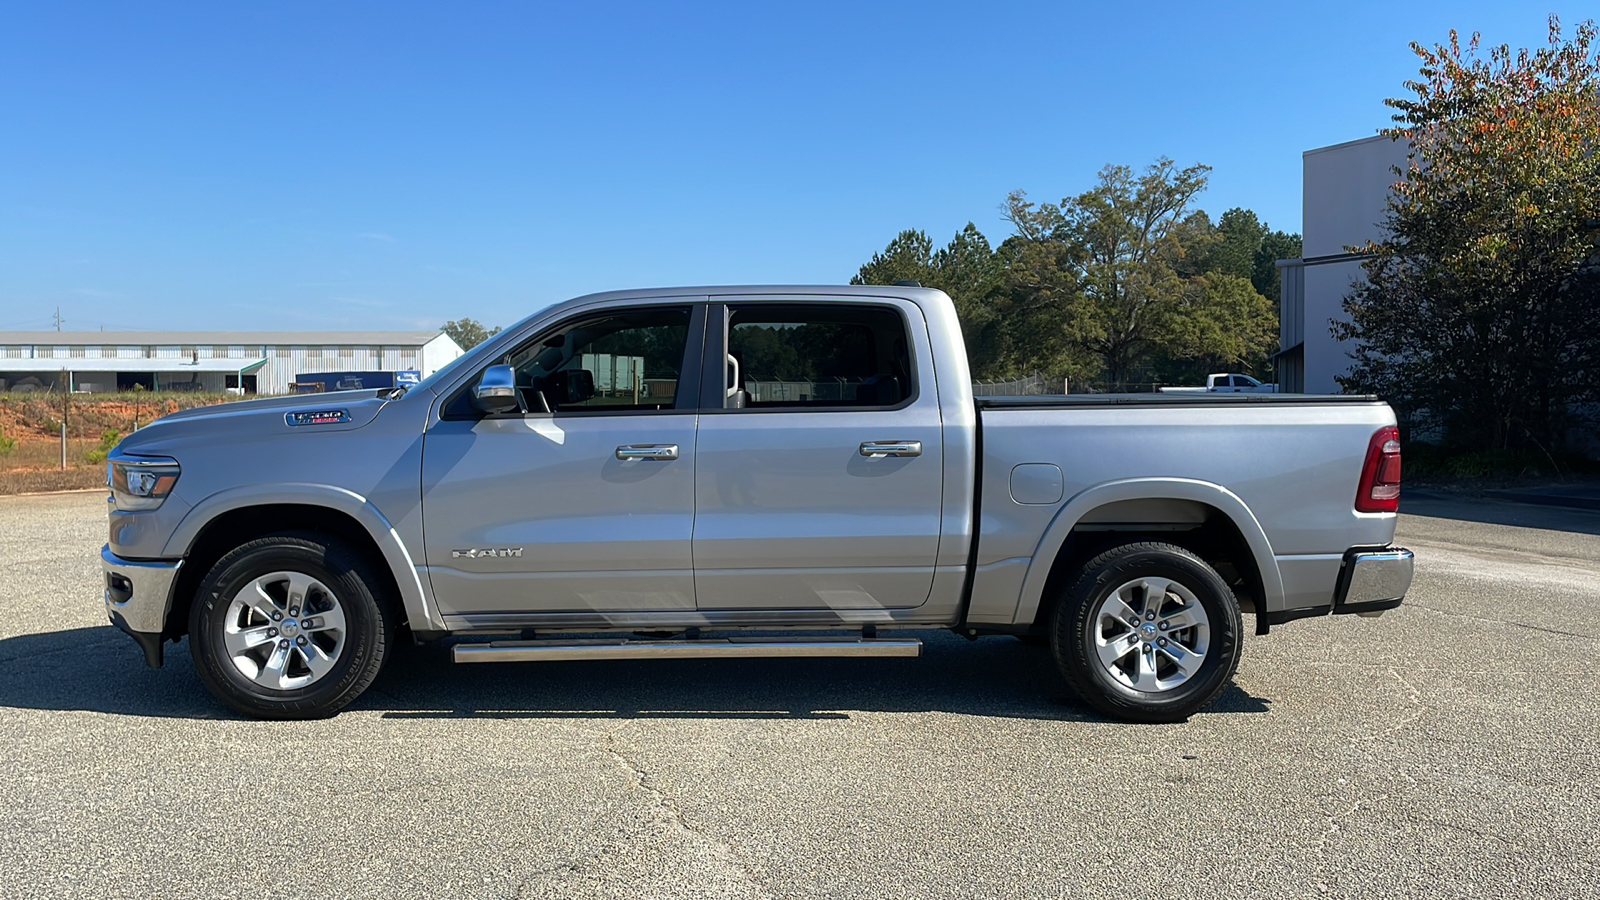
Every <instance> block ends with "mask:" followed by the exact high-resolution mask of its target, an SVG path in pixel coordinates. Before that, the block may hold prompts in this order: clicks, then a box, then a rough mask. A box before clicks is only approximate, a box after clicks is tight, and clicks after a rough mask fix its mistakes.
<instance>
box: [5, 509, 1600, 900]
mask: <svg viewBox="0 0 1600 900" xmlns="http://www.w3.org/2000/svg"><path fill="white" fill-rule="evenodd" d="M104 509H105V503H104V499H103V497H102V496H101V495H99V494H65V495H58V496H35V497H14V498H0V560H3V561H4V566H3V572H4V574H5V576H6V577H5V578H4V579H0V735H4V738H5V739H4V741H3V742H0V860H4V862H3V863H0V896H3V897H6V898H28V897H141V898H142V897H150V896H165V897H261V896H271V897H276V898H288V897H399V896H428V897H439V896H449V897H528V898H557V897H618V898H623V897H626V898H636V897H796V898H799V897H861V898H871V900H882V898H886V897H888V898H896V897H1010V896H1015V897H1151V898H1156V897H1174V898H1199V897H1256V896H1262V895H1274V896H1318V895H1320V896H1330V897H1373V898H1379V897H1381V898H1400V897H1418V898H1429V900H1433V898H1437V897H1440V896H1458V897H1466V896H1493V897H1497V898H1506V897H1552V896H1560V897H1580V896H1591V897H1592V896H1600V792H1597V791H1596V789H1595V787H1594V779H1595V773H1596V772H1597V771H1600V720H1597V718H1596V712H1597V707H1600V703H1597V700H1596V680H1595V677H1594V668H1595V660H1596V656H1597V653H1596V651H1597V650H1600V513H1592V512H1584V511H1574V510H1560V509H1548V508H1539V507H1531V506H1518V505H1514V504H1503V503H1494V502H1471V503H1468V502H1453V501H1440V500H1427V501H1420V502H1415V503H1413V502H1408V503H1407V504H1406V509H1407V511H1408V513H1407V515H1405V516H1404V517H1403V519H1402V522H1401V527H1400V543H1402V544H1405V545H1408V546H1410V547H1412V548H1413V549H1414V550H1416V551H1417V552H1418V557H1419V566H1418V578H1417V583H1416V585H1415V587H1414V590H1413V594H1412V596H1411V598H1410V599H1409V600H1408V602H1407V604H1406V605H1405V606H1403V607H1402V608H1400V609H1399V610H1396V611H1394V612H1391V613H1389V614H1388V615H1386V616H1385V617H1383V618H1381V619H1360V618H1353V617H1352V618H1340V619H1328V620H1312V621H1302V622H1296V623H1291V624H1289V625H1285V626H1281V627H1280V628H1278V629H1275V631H1274V633H1273V634H1272V635H1270V636H1268V637H1265V638H1254V637H1252V638H1250V639H1248V640H1247V641H1246V648H1245V659H1244V663H1243V665H1242V666H1241V667H1240V670H1239V674H1238V676H1237V679H1236V684H1237V686H1236V687H1235V688H1234V689H1232V690H1230V691H1229V692H1228V693H1227V694H1226V695H1224V697H1223V699H1222V700H1221V702H1220V703H1219V704H1217V706H1215V707H1214V708H1213V709H1212V710H1210V711H1208V712H1206V713H1203V714H1201V715H1197V716H1195V717H1194V718H1193V719H1191V720H1190V721H1189V722H1187V723H1184V724H1179V725H1165V726H1134V725H1126V724H1120V723H1113V722H1107V721H1103V720H1100V719H1098V718H1096V717H1095V716H1094V715H1092V714H1091V713H1090V712H1089V711H1088V710H1087V709H1086V708H1085V707H1084V706H1082V705H1081V704H1079V703H1078V702H1077V701H1076V699H1074V698H1073V697H1072V696H1070V695H1069V694H1068V692H1067V691H1066V689H1065V688H1064V687H1063V686H1062V685H1061V684H1060V682H1059V681H1058V680H1057V678H1056V676H1055V674H1054V672H1053V669H1052V667H1051V664H1050V661H1049V658H1048V655H1047V654H1046V653H1045V652H1043V651H1041V650H1037V649H1034V648H1030V647H1026V646H1024V645H1022V644H1021V643H1020V642H1018V641H1015V640H1011V639H1007V638H986V639H983V640H980V641H977V642H969V641H966V640H963V639H960V638H958V637H955V636H953V635H947V634H937V635H934V636H932V637H931V638H930V639H929V641H928V646H927V649H926V652H925V654H924V655H923V656H922V657H921V658H920V659H916V660H748V661H695V660H684V661H669V662H653V663H545V664H526V665H507V666H459V667H458V666H453V665H451V664H450V663H449V662H448V661H447V659H446V656H445V654H444V653H443V652H442V651H440V650H438V649H432V648H407V649H406V651H405V652H404V653H402V654H401V655H400V656H399V658H397V659H396V660H395V661H394V665H392V666H391V667H390V668H389V669H388V670H387V671H386V672H385V673H384V674H383V675H382V676H381V677H380V679H379V681H378V682H377V684H376V686H375V688H374V689H373V690H372V691H370V692H369V693H368V694H367V695H366V696H365V697H363V698H362V699H361V700H359V701H357V703H356V704H355V705H354V706H353V707H352V708H350V709H349V710H347V711H346V712H344V713H343V714H341V715H339V716H338V717H336V718H334V719H332V720H329V721H321V722H297V723H262V722H254V721H247V720H244V719H240V718H237V717H235V716H233V715H231V714H229V713H227V712H226V711H224V710H223V709H222V708H221V707H220V706H219V705H218V704H216V703H215V702H213V701H212V700H211V698H210V697H209V696H208V695H207V694H206V693H205V692H204V690H203V689H202V688H201V687H200V684H199V681H198V679H197V678H196V676H195V673H194V670H193V666H192V664H191V661H190V659H189V656H188V653H187V649H186V647H185V646H179V647H172V646H170V645H169V648H168V654H167V665H166V667H165V668H163V669H160V670H149V669H146V668H145V667H144V665H143V663H142V659H141V656H140V654H139V652H138V649H137V648H136V647H135V645H134V643H133V642H132V641H131V640H130V639H128V638H127V637H125V636H124V635H121V634H120V633H118V632H116V631H115V630H114V629H112V628H111V627H109V626H108V625H107V624H106V622H105V616H104V612H103V609H102V607H101V604H100V580H99V579H100V574H99V567H98V557H97V552H98V549H99V546H100V544H101V543H103V541H104V538H105V533H104V532H105V516H104Z"/></svg>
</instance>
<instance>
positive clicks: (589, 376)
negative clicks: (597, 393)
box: [549, 369, 594, 406]
mask: <svg viewBox="0 0 1600 900" xmlns="http://www.w3.org/2000/svg"><path fill="white" fill-rule="evenodd" d="M549 383H550V388H549V392H550V395H551V399H552V400H554V401H555V402H556V403H557V404H558V405H560V406H567V405H570V404H574V403H582V402H584V401H585V400H588V399H589V398H591V397H593V396H594V373H593V372H591V371H589V370H588V369H563V370H561V371H559V372H553V373H551V375H550V381H549Z"/></svg>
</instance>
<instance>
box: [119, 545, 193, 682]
mask: <svg viewBox="0 0 1600 900" xmlns="http://www.w3.org/2000/svg"><path fill="white" fill-rule="evenodd" d="M182 566H183V560H181V559H180V560H171V561H168V560H131V559H123V558H122V557H120V556H117V555H116V554H114V553H112V552H111V545H110V544H107V545H106V546H104V547H102V548H100V568H101V569H103V570H104V571H105V579H106V587H105V604H106V616H107V617H108V618H110V619H111V624H113V625H115V626H117V627H118V628H120V629H122V630H123V631H126V632H127V633H128V634H129V635H130V636H131V637H132V638H133V639H134V640H135V641H138V642H139V646H140V648H141V649H143V650H144V661H145V664H146V665H148V666H150V667H151V668H152V669H159V668H161V662H162V659H161V636H162V633H163V632H164V631H165V630H166V625H167V612H168V610H170V609H171V608H172V588H173V585H174V584H176V583H177V580H178V570H179V568H181V567H182Z"/></svg>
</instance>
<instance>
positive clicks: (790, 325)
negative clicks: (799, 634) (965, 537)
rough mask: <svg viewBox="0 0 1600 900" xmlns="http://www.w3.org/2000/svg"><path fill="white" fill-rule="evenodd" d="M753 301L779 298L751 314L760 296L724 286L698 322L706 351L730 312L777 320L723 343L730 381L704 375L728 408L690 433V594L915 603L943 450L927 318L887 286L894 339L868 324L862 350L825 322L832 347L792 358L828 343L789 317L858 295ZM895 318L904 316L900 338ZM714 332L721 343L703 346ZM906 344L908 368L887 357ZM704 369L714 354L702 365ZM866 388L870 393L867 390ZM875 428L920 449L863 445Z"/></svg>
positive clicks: (804, 318) (931, 548) (936, 522)
mask: <svg viewBox="0 0 1600 900" xmlns="http://www.w3.org/2000/svg"><path fill="white" fill-rule="evenodd" d="M768 302H769V303H772V305H773V306H774V307H777V306H780V305H781V306H784V308H783V309H782V310H776V309H775V310H774V311H773V312H771V313H770V314H769V315H765V316H763V315H762V314H759V313H751V311H752V310H757V309H758V308H759V306H760V305H761V303H760V301H756V302H753V303H744V302H741V301H740V300H738V299H730V300H728V309H729V312H728V314H727V316H726V317H723V316H721V315H720V311H719V310H717V308H716V307H713V313H712V315H711V317H710V320H711V321H712V322H717V323H720V324H721V325H722V328H721V330H720V331H719V330H718V328H717V327H716V326H715V325H714V326H712V327H709V328H708V329H707V345H708V346H707V357H708V359H710V360H715V361H719V362H720V361H722V360H723V358H724V356H727V355H728V353H729V350H730V347H729V346H728V344H727V343H726V335H727V333H728V329H729V327H730V325H731V327H732V328H739V327H741V326H740V322H741V317H740V311H741V310H744V311H745V312H746V315H745V316H744V319H745V320H746V321H748V320H751V319H754V320H756V323H759V322H761V321H763V320H764V319H771V320H774V321H779V322H781V324H778V325H774V326H771V327H769V328H767V329H766V330H767V331H768V332H770V333H767V334H761V335H757V336H756V338H757V339H755V340H749V339H746V340H745V341H744V342H743V343H741V342H740V341H739V340H735V341H734V342H733V345H732V347H731V350H732V355H733V356H734V357H736V358H735V359H732V360H729V361H728V364H727V375H728V380H729V381H730V382H731V379H732V378H733V377H734V376H733V375H732V373H733V372H734V371H735V370H737V371H738V372H739V375H738V378H739V383H738V384H732V383H728V384H725V385H722V386H720V387H719V386H717V385H715V384H714V383H713V382H712V381H711V380H710V379H711V378H712V377H714V376H710V375H708V382H707V387H706V388H705V389H703V390H702V396H705V397H707V398H708V399H710V398H715V397H718V396H719V395H726V397H727V399H726V402H725V406H726V407H728V408H724V409H719V410H715V411H707V412H706V413H705V414H704V415H702V417H701V420H700V429H699V440H698V443H697V445H696V460H695V469H696V486H695V506H696V511H695V535H694V561H695V591H696V594H697V597H698V605H699V607H700V608H701V609H763V608H765V609H841V610H844V609H855V610H859V609H888V608H894V609H904V608H913V607H917V606H920V605H922V604H923V603H924V602H926V600H927V598H928V595H929V592H930V590H931V587H932V583H933V571H934V564H935V560H936V557H937V553H938V548H939V526H940V512H941V492H942V490H943V479H944V465H943V451H942V448H941V445H940V436H941V435H940V418H939V410H938V401H937V398H936V396H935V392H934V391H933V389H932V387H933V385H932V379H931V366H928V364H927V362H926V360H927V359H928V352H927V347H926V329H925V327H924V326H923V325H922V322H921V318H920V315H919V314H918V313H917V310H916V307H915V306H914V305H912V304H905V306H906V307H909V310H907V309H905V308H904V307H898V306H891V304H889V303H888V301H884V303H883V304H881V305H880V306H878V309H879V310H880V311H881V310H882V309H883V307H891V310H893V309H898V310H899V313H898V314H897V315H895V316H894V317H893V318H894V321H896V322H901V320H902V319H903V320H905V322H904V323H902V324H900V325H899V326H898V333H899V334H900V335H901V336H902V340H901V343H899V344H898V345H895V344H893V342H892V341H891V340H889V339H888V338H887V337H885V336H883V335H881V334H880V335H879V336H878V337H877V338H876V342H877V345H878V346H877V347H876V349H874V347H872V346H868V344H869V343H871V342H870V341H867V342H865V343H864V342H863V341H862V340H857V338H858V337H859V336H851V335H839V334H836V333H834V332H824V333H825V334H827V336H828V337H829V341H828V342H826V343H827V346H828V347H833V348H838V347H845V348H847V352H846V353H845V355H844V356H842V357H841V356H840V355H839V354H837V353H835V354H834V357H833V358H831V359H824V360H823V362H822V363H820V364H818V365H810V366H808V364H807V363H805V362H804V361H803V360H801V361H799V362H796V361H795V357H796V353H797V352H798V353H799V354H800V356H804V355H805V353H807V352H810V353H813V354H816V355H818V356H819V358H823V357H827V356H828V354H829V353H831V352H833V351H831V350H829V349H816V348H818V347H819V346H821V345H822V344H823V343H824V342H819V341H817V340H816V338H817V336H818V333H817V332H816V331H813V333H812V334H810V335H806V334H805V333H804V332H803V331H802V330H801V329H803V328H804V327H805V325H806V323H808V322H817V321H819V320H820V321H822V322H824V323H825V324H826V323H828V322H833V321H839V322H846V323H851V324H855V323H852V321H851V320H852V315H853V314H852V313H850V312H848V311H841V310H846V309H847V308H848V307H849V306H851V305H853V306H855V307H861V306H863V303H862V301H861V300H860V299H859V298H855V299H854V303H853V304H832V303H822V302H817V303H814V304H808V303H804V302H800V303H789V304H779V303H776V302H773V301H768ZM818 309H820V310H822V311H817V310H818ZM858 319H859V322H865V323H867V324H868V325H870V326H871V327H872V328H875V329H879V330H880V331H881V329H882V327H883V324H882V321H881V320H880V319H874V318H873V317H872V316H860V317H858ZM906 324H909V325H910V326H911V327H910V332H909V333H910V335H911V337H912V340H911V347H910V352H909V353H908V352H907V347H906V344H905V343H904V340H903V337H904V336H905V335H906V329H905V325H906ZM719 341H720V342H722V346H716V345H717V344H718V343H719ZM779 345H782V346H779ZM897 354H898V356H897ZM858 357H867V358H869V359H870V360H872V361H862V360H861V359H858ZM907 358H909V360H910V361H911V363H912V365H911V368H910V369H909V370H908V369H906V368H905V367H904V366H903V365H902V364H901V363H899V362H897V359H900V360H903V359H907ZM878 360H882V361H878ZM853 366H854V367H857V369H858V370H854V371H852V370H851V367H853ZM919 366H920V367H921V368H919ZM841 367H842V368H841ZM706 371H707V372H708V373H711V372H714V367H713V366H712V365H710V364H708V365H707V366H706ZM912 372H916V373H917V376H916V378H915V379H913V378H912V377H911V374H912ZM919 381H920V383H921V384H922V385H923V387H921V388H920V390H919V389H918V385H917V383H918V382H919ZM886 382H887V385H886ZM906 395H910V397H909V398H907V396H906ZM813 398H817V399H813ZM880 402H881V403H882V404H883V406H882V407H872V406H868V405H867V404H873V403H880ZM764 404H765V405H764ZM852 404H855V406H852ZM875 442H896V443H906V442H919V443H920V447H918V448H915V449H916V450H917V451H919V455H914V456H913V455H890V454H889V453H885V452H875V453H873V455H871V456H868V455H865V454H864V453H863V445H864V444H873V443H875ZM868 449H869V450H877V451H883V450H885V449H886V448H882V447H877V448H872V447H869V448H868ZM887 449H890V450H893V451H894V452H904V453H906V454H909V453H910V452H911V448H899V449H898V450H895V449H894V448H887Z"/></svg>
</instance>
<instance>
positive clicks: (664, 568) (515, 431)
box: [422, 415, 695, 615]
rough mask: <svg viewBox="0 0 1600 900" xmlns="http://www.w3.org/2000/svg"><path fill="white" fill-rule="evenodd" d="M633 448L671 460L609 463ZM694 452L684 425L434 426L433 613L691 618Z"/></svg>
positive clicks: (430, 456) (689, 427)
mask: <svg viewBox="0 0 1600 900" xmlns="http://www.w3.org/2000/svg"><path fill="white" fill-rule="evenodd" d="M637 444H653V445H676V446H677V448H678V454H677V458H676V459H628V460H620V459H618V458H617V448H618V447H623V446H627V445H637ZM694 446H695V416H693V415H665V416H661V415H657V416H592V417H577V416H574V417H558V418H550V417H545V418H536V417H530V418H505V419H483V420H479V421H475V422H474V421H443V422H439V423H438V424H436V425H435V426H434V428H433V429H432V430H430V431H429V432H428V437H427V443H426V447H425V450H424V454H423V464H422V470H423V492H424V493H423V500H422V502H423V519H424V522H423V527H424V530H425V533H426V535H427V540H426V557H427V562H428V570H429V573H430V575H431V577H432V579H433V591H434V596H435V597H436V598H437V601H438V603H439V609H440V612H442V613H443V614H445V615H460V614H466V613H515V612H556V611H583V610H669V609H693V608H694V606H695V602H694V578H693V574H692V566H691V562H690V538H691V536H692V534H693V529H694V458H695V453H694ZM474 550H476V551H487V552H486V553H484V554H482V555H475V556H466V555H460V554H459V553H458V551H474ZM500 551H507V552H511V553H516V554H517V555H515V556H511V555H495V554H498V553H500Z"/></svg>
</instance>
